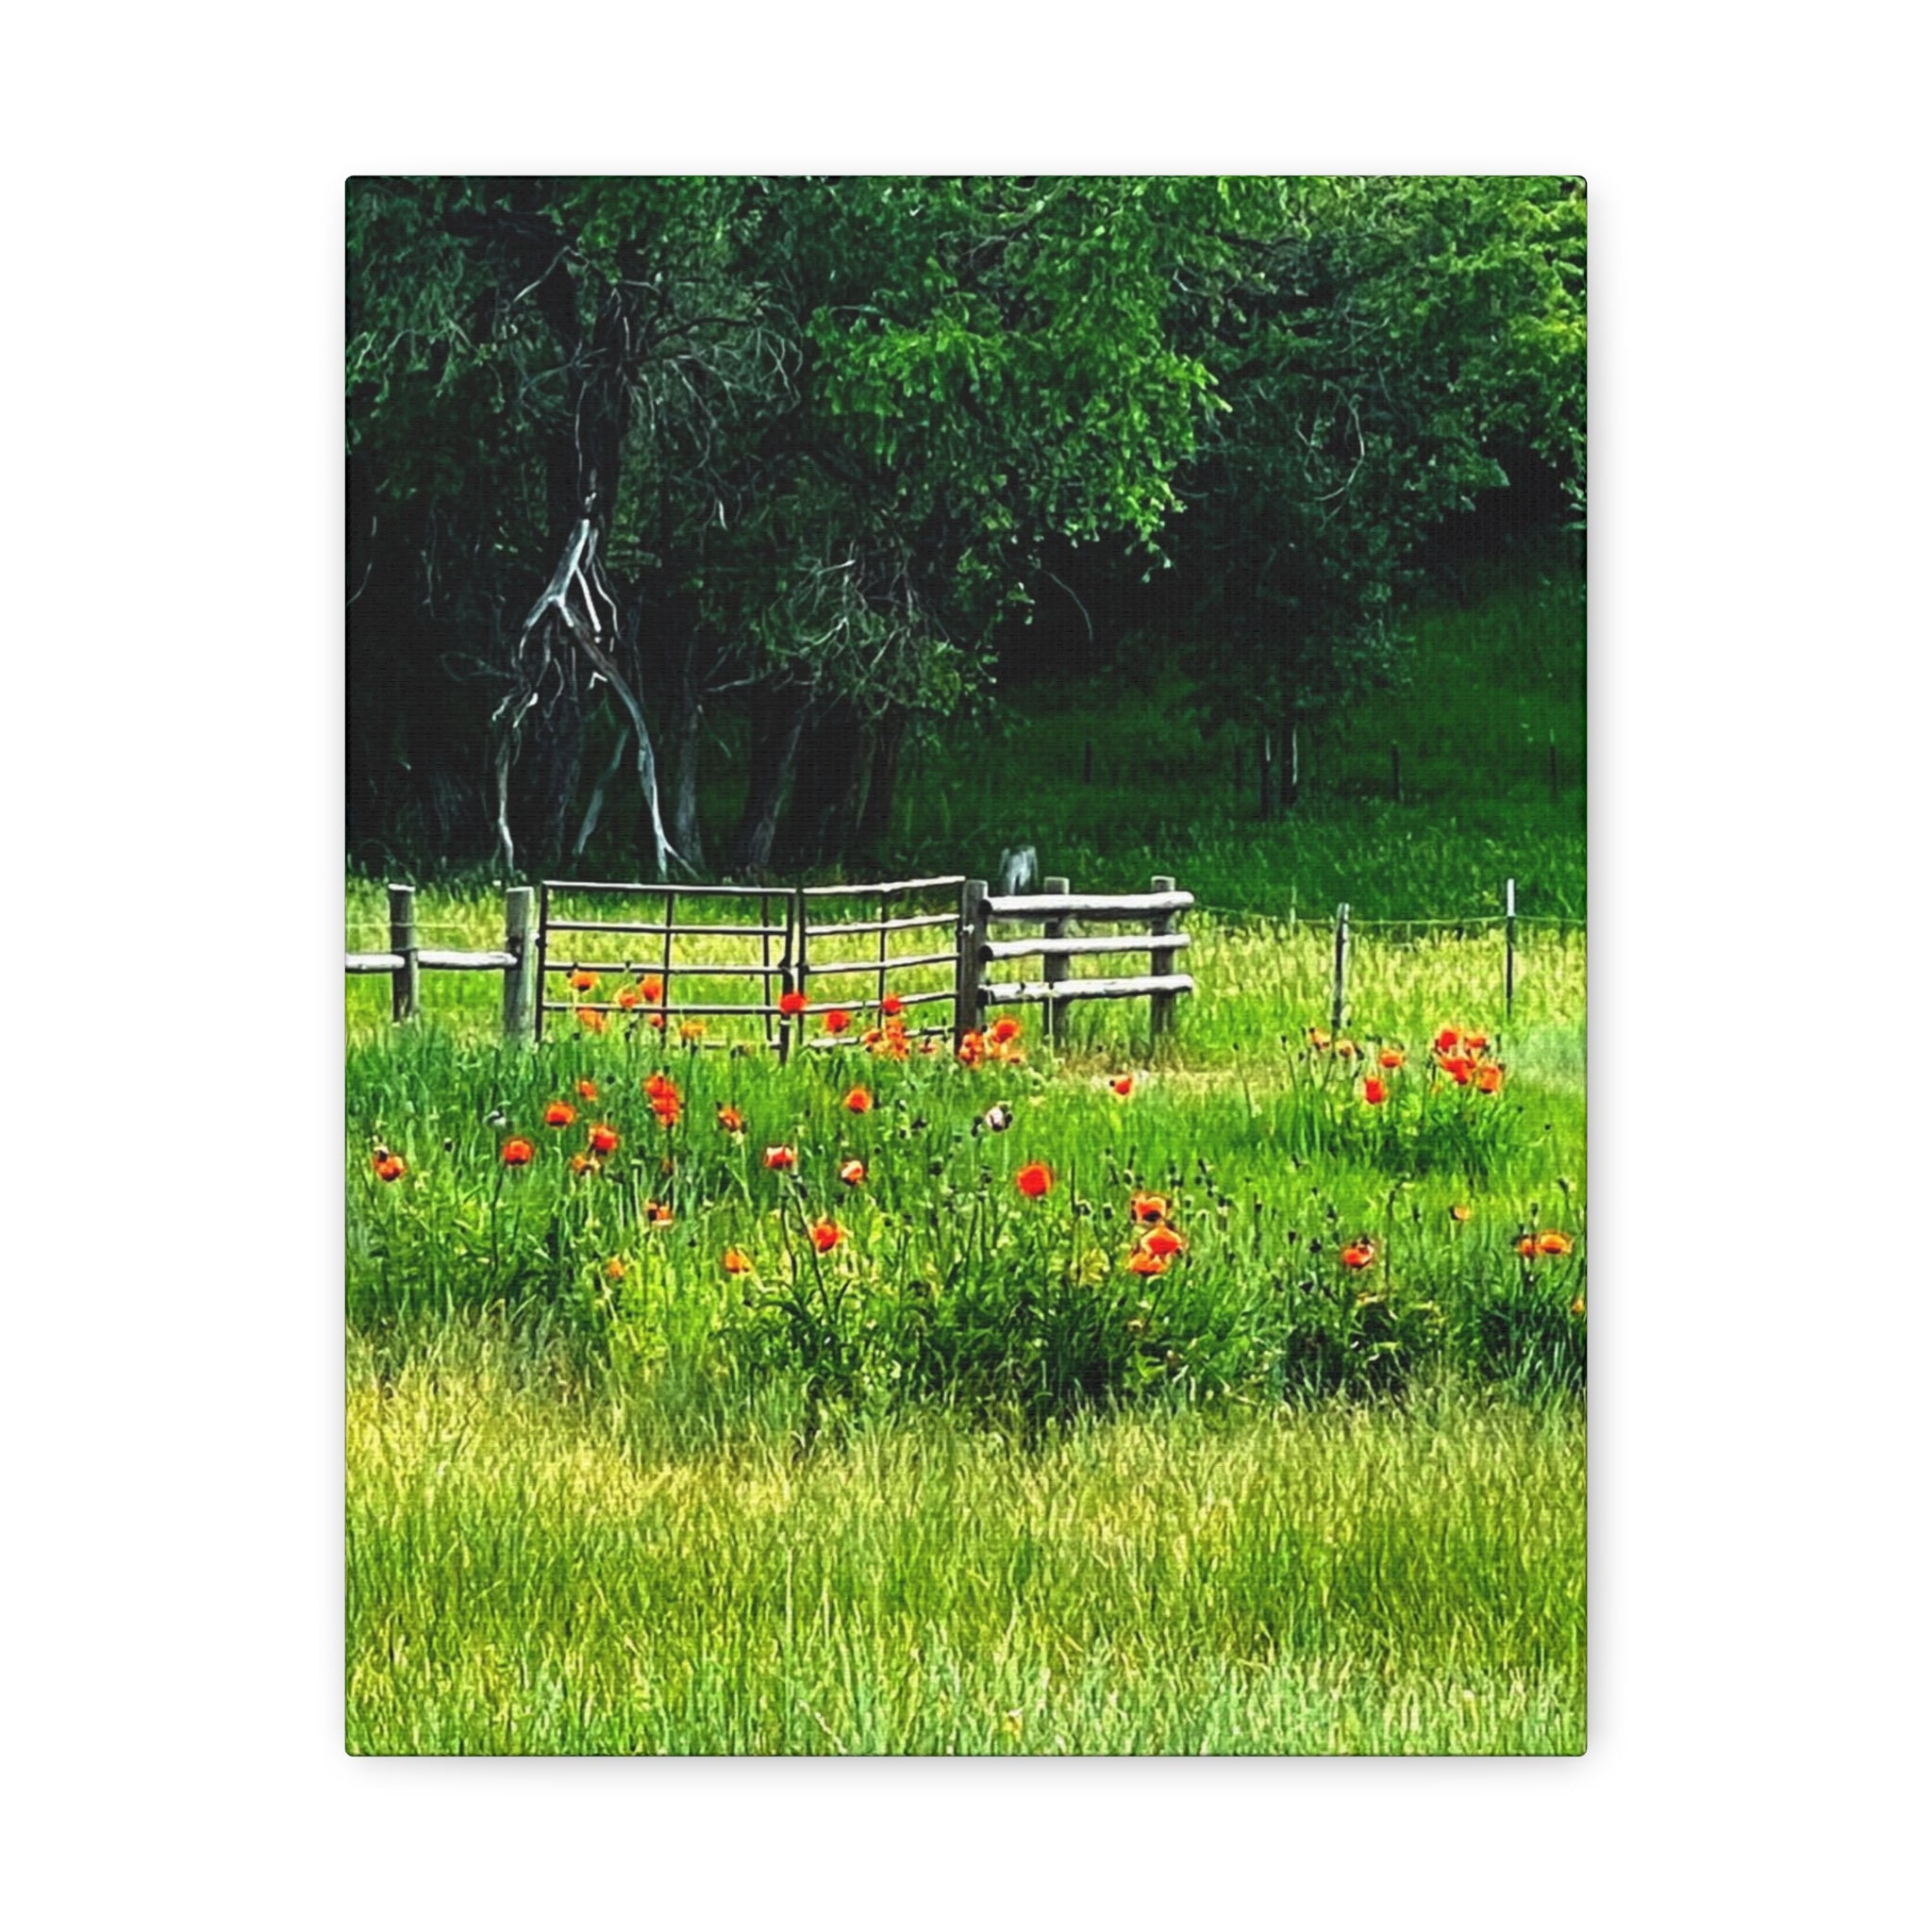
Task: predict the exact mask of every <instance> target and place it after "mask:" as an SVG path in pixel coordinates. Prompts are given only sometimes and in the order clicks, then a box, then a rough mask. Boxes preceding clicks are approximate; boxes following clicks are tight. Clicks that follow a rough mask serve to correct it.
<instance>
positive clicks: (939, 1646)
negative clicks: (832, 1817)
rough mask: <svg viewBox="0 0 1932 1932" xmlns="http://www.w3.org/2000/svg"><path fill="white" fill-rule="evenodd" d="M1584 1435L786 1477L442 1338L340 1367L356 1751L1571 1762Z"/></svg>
mask: <svg viewBox="0 0 1932 1932" xmlns="http://www.w3.org/2000/svg"><path fill="white" fill-rule="evenodd" d="M1581 1451H1582V1430H1581V1423H1580V1420H1579V1418H1578V1416H1577V1414H1576V1412H1575V1410H1574V1407H1572V1406H1568V1405H1545V1406H1542V1407H1524V1406H1522V1405H1520V1404H1514V1403H1507V1402H1496V1401H1493V1400H1490V1399H1485V1398H1481V1397H1476V1396H1473V1395H1456V1394H1441V1395H1434V1396H1428V1397H1421V1398H1419V1399H1418V1400H1417V1401H1416V1402H1415V1403H1414V1404H1413V1405H1411V1406H1409V1407H1404V1408H1401V1409H1395V1408H1390V1407H1376V1408H1362V1407H1335V1406H1330V1407H1319V1408H1316V1409H1313V1410H1308V1411H1303V1412H1292V1411H1290V1412H1285V1413H1282V1414H1279V1415H1273V1414H1271V1415H1262V1416H1256V1415H1243V1416H1240V1417H1238V1418H1233V1419H1226V1420H1224V1421H1222V1422H1220V1423H1213V1422H1210V1421H1208V1420H1207V1419H1205V1418H1203V1417H1202V1416H1200V1415H1198V1414H1194V1413H1190V1412H1188V1411H1185V1410H1184V1411H1181V1412H1178V1413H1171V1414H1163V1415H1158V1416H1139V1417H1130V1418H1126V1419H1123V1420H1116V1421H1111V1422H1098V1421H1088V1422H1083V1423H1080V1424H1074V1425H1071V1426H1069V1427H1067V1428H1066V1429H1064V1430H1062V1431H1057V1432H1055V1434H1054V1435H1053V1436H1052V1437H1051V1439H1050V1440H1048V1441H1045V1442H1044V1443H1040V1444H1032V1445H1028V1444H1024V1443H1023V1442H1022V1441H1018V1440H1016V1437H1015V1434H1014V1433H1013V1432H1012V1431H1010V1430H1000V1429H997V1428H989V1427H986V1426H977V1427H969V1426H966V1425H964V1424H962V1423H961V1422H960V1421H959V1420H958V1418H957V1417H954V1416H950V1415H947V1414H945V1413H943V1412H928V1413H925V1414H923V1415H919V1416H915V1417H910V1418H905V1419H901V1420H898V1421H891V1422H886V1423H883V1424H878V1425H875V1426H871V1427H865V1428H859V1429H855V1430H852V1431H849V1432H845V1433H843V1434H841V1437H840V1438H839V1439H838V1440H837V1441H824V1442H822V1443H821V1444H820V1445H819V1446H818V1447H816V1448H815V1449H814V1450H813V1451H812V1452H811V1453H810V1454H808V1455H807V1454H802V1453H801V1452H800V1450H799V1448H798V1445H797V1442H796V1441H795V1439H794V1438H793V1437H792V1436H791V1434H790V1433H789V1432H787V1431H784V1430H782V1429H776V1428H757V1429H750V1430H746V1431H741V1432H739V1433H737V1434H736V1435H735V1436H734V1437H733V1438H731V1439H730V1440H728V1441H724V1442H722V1443H718V1444H714V1445H713V1446H711V1447H708V1448H702V1447H701V1448H692V1447H691V1446H690V1445H688V1444H687V1443H685V1442H682V1441H680V1440H679V1439H678V1436H677V1434H676V1433H675V1431H674V1432H671V1433H668V1434H667V1432H666V1430H665V1427H664V1424H663V1419H662V1417H661V1416H660V1415H659V1414H658V1412H657V1411H656V1410H655V1409H654V1408H653V1407H652V1406H651V1404H650V1403H649V1402H648V1401H645V1402H643V1403H641V1404H640V1403H638V1402H636V1401H635V1400H633V1399H631V1398H629V1397H627V1396H626V1394H625V1391H624V1389H623V1387H622V1386H621V1384H613V1383H612V1382H611V1381H610V1380H609V1379H608V1378H606V1379H605V1380H604V1381H603V1382H601V1383H599V1382H598V1381H596V1380H595V1379H591V1380H589V1381H579V1380H577V1379H576V1378H574V1377H571V1376H569V1375H567V1374H562V1373H560V1371H559V1369H558V1364H557V1361H556V1359H555V1357H535V1358H532V1357H530V1356H528V1355H527V1353H521V1352H519V1350H518V1349H517V1347H516V1345H515V1344H514V1343H512V1342H510V1341H507V1340H506V1339H504V1338H503V1337H501V1336H500V1335H498V1336H495V1337H492V1336H491V1334H490V1333H489V1331H488V1330H486V1329H478V1328H475V1327H472V1326H469V1325H464V1324H459V1325H458V1326H456V1327H454V1328H452V1329H449V1330H446V1331H445V1333H444V1334H443V1335H442V1336H441V1338H440V1339H439V1340H438V1341H436V1342H435V1343H434V1344H431V1345H425V1346H424V1347H419V1348H414V1349H410V1350H408V1351H406V1352H404V1354H403V1356H402V1357H401V1358H400V1360H399V1362H397V1363H395V1364H392V1365H391V1366H390V1367H388V1368H387V1369H385V1367H384V1366H383V1364H382V1363H381V1362H380V1361H379V1359H378V1358H377V1354H376V1352H375V1351H374V1350H373V1349H371V1348H370V1347H369V1346H368V1345H367V1344H366V1343H358V1345H357V1346H355V1347H354V1348H353V1349H352V1351H351V1357H350V1370H349V1464H350V1486H349V1606H348V1630H349V1657H348V1694H349V1742H350V1748H351V1749H352V1750H356V1751H362V1752H437V1753H445V1752H447V1753H458V1752H462V1753H475V1752H518V1753H521V1752H615V1753H632V1752H675V1753H715V1752H784V1753H791V1752H800V1753H833V1754H841V1753H864V1752H932V1753H963V1752H980V1753H1002V1752H1025V1753H1035V1752H1043V1753H1064V1752H1082V1753H1089V1752H1166V1753H1174V1752H1178V1753H1194V1752H1202V1751H1208V1752H1218V1753H1227V1752H1260V1753H1280V1752H1316V1753H1329V1752H1371V1753H1383V1752H1392V1753H1403V1752H1574V1751H1577V1750H1579V1749H1581V1747H1582V1742H1583V1661H1584V1659H1583V1596H1582V1569H1583V1483H1582V1453H1581Z"/></svg>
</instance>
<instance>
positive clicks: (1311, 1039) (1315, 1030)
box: [1308, 1026, 1328, 1053]
mask: <svg viewBox="0 0 1932 1932" xmlns="http://www.w3.org/2000/svg"><path fill="white" fill-rule="evenodd" d="M1308 1044H1309V1045H1310V1046H1312V1047H1313V1048H1314V1049H1315V1050H1316V1051H1317V1052H1318V1053H1319V1052H1320V1051H1321V1049H1322V1048H1323V1047H1324V1046H1326V1045H1327V1044H1328V1036H1327V1034H1325V1033H1324V1031H1323V1030H1322V1029H1321V1027H1319V1026H1310V1027H1309V1028H1308Z"/></svg>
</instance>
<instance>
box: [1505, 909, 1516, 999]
mask: <svg viewBox="0 0 1932 1932" xmlns="http://www.w3.org/2000/svg"><path fill="white" fill-rule="evenodd" d="M1515 1010H1516V881H1515V880H1514V879H1510V880H1508V881H1507V882H1506V883H1505V885H1504V887H1503V1017H1504V1018H1505V1019H1506V1020H1507V1019H1508V1018H1510V1017H1511V1016H1512V1015H1513V1014H1514V1012H1515Z"/></svg>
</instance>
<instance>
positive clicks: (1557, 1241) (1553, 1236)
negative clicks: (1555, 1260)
mask: <svg viewBox="0 0 1932 1932" xmlns="http://www.w3.org/2000/svg"><path fill="white" fill-rule="evenodd" d="M1571 1246H1572V1242H1571V1240H1570V1237H1569V1236H1568V1235H1567V1234H1558V1233H1557V1230H1556V1229H1555V1228H1553V1227H1552V1228H1545V1229H1544V1231H1543V1232H1542V1233H1541V1234H1540V1235H1538V1236H1537V1238H1536V1251H1537V1253H1538V1254H1539V1255H1567V1254H1568V1253H1569V1252H1570V1249H1571Z"/></svg>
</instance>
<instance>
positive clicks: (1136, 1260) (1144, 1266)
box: [1127, 1248, 1167, 1274]
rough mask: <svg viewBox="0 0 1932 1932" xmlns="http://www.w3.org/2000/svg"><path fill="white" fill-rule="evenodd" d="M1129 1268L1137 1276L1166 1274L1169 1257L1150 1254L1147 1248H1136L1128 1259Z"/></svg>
mask: <svg viewBox="0 0 1932 1932" xmlns="http://www.w3.org/2000/svg"><path fill="white" fill-rule="evenodd" d="M1127 1266H1128V1268H1129V1269H1131V1270H1132V1271H1133V1273H1134V1274H1166V1273H1167V1257H1166V1256H1165V1255H1155V1254H1150V1253H1149V1252H1148V1250H1147V1249H1145V1248H1136V1249H1135V1250H1134V1252H1133V1253H1132V1254H1131V1255H1129V1256H1128V1257H1127Z"/></svg>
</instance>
